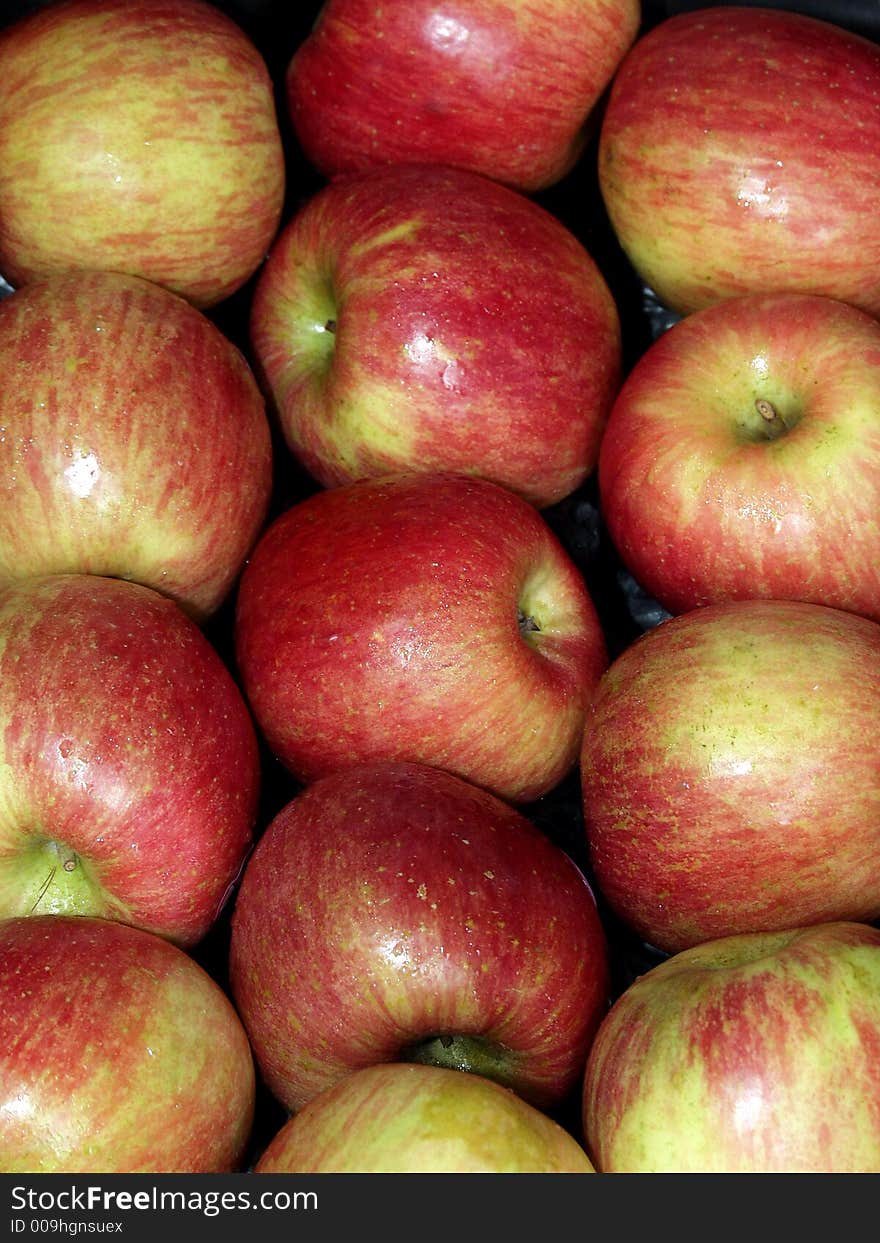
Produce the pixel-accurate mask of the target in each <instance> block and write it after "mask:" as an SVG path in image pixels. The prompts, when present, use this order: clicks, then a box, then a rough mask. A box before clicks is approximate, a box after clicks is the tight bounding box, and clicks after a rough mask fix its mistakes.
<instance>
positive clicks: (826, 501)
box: [599, 293, 880, 621]
mask: <svg viewBox="0 0 880 1243" xmlns="http://www.w3.org/2000/svg"><path fill="white" fill-rule="evenodd" d="M768 403H769V406H770V407H771V409H769V410H768V408H767V404H768ZM759 405H762V408H763V409H764V410H765V413H766V414H767V415H768V416H769V419H768V418H765V417H763V416H762V414H761V413H760V412H759V409H758V406H759ZM774 412H775V413H774ZM599 488H600V494H601V499H602V511H603V514H604V516H605V520H606V524H607V527H608V530H609V533H610V535H611V538H612V540H613V542H614V544H615V545H616V547H617V550H618V552H619V553H620V555H621V557H622V558H623V560H624V561H625V562H626V564H627V565H628V567H629V569H630V570H631V571H632V573H633V574H634V576H635V578H636V579H637V580H638V582H639V583H640V584H641V585H642V586H643V587H644V589H645V590H646V591H647V592H648V593H649V594H650V595H651V596H653V597H654V598H655V599H657V600H658V601H660V603H661V604H662V605H663V606H664V607H665V608H666V609H667V610H668V611H669V612H672V613H681V612H686V611H688V610H690V609H692V608H696V607H698V606H700V605H704V604H709V603H713V602H716V601H721V600H728V599H747V598H750V597H756V596H759V597H770V598H776V599H800V600H808V601H813V602H814V603H817V604H827V605H831V606H833V607H835V608H841V609H846V610H849V611H851V612H855V613H864V614H865V615H867V616H869V617H873V618H874V619H875V620H878V621H880V522H878V518H877V515H878V514H880V324H878V322H877V320H876V319H874V318H873V316H870V315H868V314H867V313H866V312H864V311H860V310H858V309H857V308H855V307H851V306H848V305H846V304H844V303H842V302H838V301H837V300H835V299H831V298H823V297H819V296H816V295H810V294H796V293H783V294H770V295H761V294H752V295H747V296H744V297H741V298H732V299H728V300H725V301H723V302H719V303H716V304H715V305H714V306H711V307H708V308H706V309H704V310H702V311H696V312H694V313H692V314H691V315H688V316H687V317H686V318H685V319H683V320H680V321H679V322H678V323H677V324H674V325H673V326H672V327H671V328H670V329H669V330H668V331H666V332H665V333H664V334H663V335H662V336H661V337H659V338H658V339H657V340H656V341H655V342H654V344H653V345H652V346H650V347H649V349H648V350H647V352H646V353H645V354H643V355H642V357H641V358H640V359H639V361H638V362H637V363H636V365H635V367H634V368H633V370H632V371H631V372H630V374H629V375H628V377H627V379H626V381H625V383H624V385H623V387H622V389H621V391H620V393H619V394H618V397H617V400H616V401H615V404H614V407H613V409H612V413H611V417H610V419H609V421H608V425H607V427H606V431H605V435H604V438H603V440H602V446H601V450H600V458H599Z"/></svg>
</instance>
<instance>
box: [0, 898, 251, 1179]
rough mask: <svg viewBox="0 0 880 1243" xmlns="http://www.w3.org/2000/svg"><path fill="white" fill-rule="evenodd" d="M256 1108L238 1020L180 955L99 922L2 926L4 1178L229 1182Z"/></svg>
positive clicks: (54, 920)
mask: <svg viewBox="0 0 880 1243" xmlns="http://www.w3.org/2000/svg"><path fill="white" fill-rule="evenodd" d="M254 1099H255V1086H254V1067H253V1061H252V1058H251V1053H250V1049H249V1047H248V1042H247V1037H246V1036H245V1033H244V1030H243V1028H242V1025H241V1022H240V1021H239V1019H238V1016H237V1015H236V1013H235V1010H234V1009H233V1007H232V1005H231V1004H230V1002H229V999H228V998H227V997H226V995H225V994H224V993H223V992H222V990H221V989H220V987H219V985H217V984H216V983H215V982H214V980H213V979H211V977H210V976H209V975H208V974H207V973H206V972H205V971H204V970H203V969H202V968H201V967H200V966H198V965H197V964H196V963H195V962H194V961H193V960H192V959H191V958H189V957H188V956H187V955H186V954H185V953H184V952H183V951H182V950H180V949H178V948H177V947H176V946H173V945H171V944H169V942H167V941H165V940H163V939H162V938H161V937H157V936H154V935H153V934H151V933H148V932H144V931H143V930H141V929H137V928H130V927H126V926H125V925H123V924H117V923H114V922H112V921H109V920H103V919H89V918H84V917H78V916H62V915H43V916H34V917H33V918H30V919H10V920H3V921H0V1167H2V1169H3V1171H4V1173H5V1174H11V1173H19V1174H71V1173H85V1174H100V1173H163V1174H164V1173H226V1172H231V1171H234V1170H236V1169H237V1168H238V1167H239V1163H240V1161H241V1159H242V1157H243V1154H244V1150H245V1146H246V1144H247V1142H248V1139H249V1137H250V1131H251V1125H252V1120H253V1114H254Z"/></svg>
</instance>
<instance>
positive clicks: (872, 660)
mask: <svg viewBox="0 0 880 1243" xmlns="http://www.w3.org/2000/svg"><path fill="white" fill-rule="evenodd" d="M581 782H582V792H583V812H584V823H585V827H586V836H587V844H588V847H589V857H590V862H591V866H592V874H593V876H594V878H595V880H596V883H597V885H598V887H599V889H600V890H601V892H602V894H603V895H604V897H605V899H606V900H607V902H608V904H609V906H610V907H611V908H612V909H613V910H614V911H615V912H616V914H617V915H618V916H619V917H620V918H621V919H622V920H623V921H624V922H625V923H626V924H627V925H628V926H629V927H631V928H632V929H634V930H635V931H636V932H637V933H638V934H639V936H641V937H642V938H643V939H644V940H645V941H647V942H649V943H650V944H651V945H654V946H656V947H658V948H659V949H661V950H665V951H667V952H670V951H675V950H680V949H684V948H687V947H688V946H691V945H694V944H697V943H698V942H700V941H708V940H711V939H713V938H716V937H720V936H728V935H732V934H735V933H740V932H755V931H765V930H766V931H773V930H778V929H784V928H792V927H796V926H799V925H802V924H814V923H823V922H828V921H833V920H840V919H847V920H859V921H866V922H870V921H872V920H874V919H877V918H878V917H880V873H878V869H877V859H878V855H880V624H878V623H877V622H875V621H871V620H870V619H869V618H866V617H860V616H858V615H857V614H855V613H847V612H843V611H842V610H839V609H832V608H828V607H826V606H824V605H818V604H808V603H802V602H800V601H792V600H738V601H731V602H728V603H722V604H710V605H706V606H704V607H703V608H699V609H694V610H692V611H691V612H689V613H683V614H680V615H679V616H677V617H672V618H668V619H667V620H665V621H663V622H661V623H660V624H659V625H658V626H656V627H655V628H654V629H652V630H649V631H647V632H646V633H645V634H644V635H642V636H641V637H640V638H638V639H637V640H636V641H635V642H634V643H633V644H631V645H630V646H629V647H628V648H626V649H625V650H624V651H623V652H622V653H621V654H620V655H619V656H618V657H617V658H616V660H615V661H614V662H613V664H612V665H611V666H610V668H609V669H608V670H607V672H606V674H605V675H604V677H603V678H602V680H601V682H600V684H599V688H598V690H597V692H596V694H595V696H594V697H593V701H592V703H591V705H590V708H589V712H588V716H587V724H586V728H585V731H584V737H583V745H582V751H581Z"/></svg>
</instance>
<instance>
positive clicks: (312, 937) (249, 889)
mask: <svg viewBox="0 0 880 1243" xmlns="http://www.w3.org/2000/svg"><path fill="white" fill-rule="evenodd" d="M229 979H230V985H231V989H232V995H233V997H234V999H235V1003H236V1007H237V1009H238V1012H239V1014H240V1015H241V1018H242V1021H243V1022H244V1025H245V1027H246V1029H247V1032H248V1036H249V1037H250V1040H251V1045H252V1048H253V1050H254V1054H255V1057H256V1060H257V1063H258V1065H259V1067H260V1070H261V1073H262V1076H263V1079H264V1081H265V1082H266V1084H267V1086H268V1087H269V1089H270V1091H271V1092H272V1093H273V1094H274V1096H275V1097H277V1099H278V1100H279V1101H281V1102H282V1104H284V1105H285V1106H286V1107H287V1108H288V1109H292V1110H297V1109H300V1108H301V1107H302V1106H303V1105H304V1104H305V1103H306V1102H307V1101H309V1100H311V1099H312V1098H313V1097H315V1096H317V1095H318V1093H319V1092H322V1091H323V1090H324V1089H325V1088H328V1087H331V1086H332V1085H333V1084H334V1083H337V1082H339V1081H340V1080H342V1079H344V1078H346V1077H347V1076H348V1075H350V1074H351V1073H352V1072H354V1071H357V1070H359V1069H362V1068H363V1067H365V1066H370V1065H373V1064H376V1063H384V1062H414V1063H419V1064H428V1065H432V1066H443V1067H446V1068H447V1069H449V1070H454V1071H455V1072H456V1073H468V1072H470V1073H474V1074H478V1075H482V1076H485V1077H486V1078H490V1079H493V1080H496V1081H498V1082H500V1083H502V1084H504V1085H505V1086H507V1087H510V1088H512V1089H513V1090H515V1091H516V1092H517V1093H518V1094H519V1095H520V1096H522V1097H523V1099H525V1100H528V1101H529V1102H530V1103H531V1104H533V1105H535V1107H536V1108H545V1107H550V1106H552V1105H555V1104H558V1103H560V1102H561V1101H562V1100H564V1098H565V1097H566V1096H567V1094H569V1093H570V1092H571V1091H572V1090H573V1088H574V1087H575V1086H576V1085H577V1084H578V1083H579V1082H580V1078H581V1075H582V1073H583V1068H584V1063H585V1060H586V1055H587V1050H588V1048H589V1045H590V1040H591V1038H592V1036H593V1033H594V1032H595V1030H596V1027H597V1026H598V1023H599V1021H600V1019H601V1018H602V1015H603V1014H604V1012H605V1009H606V1006H607V1000H608V990H609V969H608V951H607V944H606V939H605V933H604V929H603V926H602V923H601V921H600V918H599V915H598V911H597V907H596V902H595V899H594V896H593V893H592V890H591V889H590V887H589V885H588V884H587V881H586V879H585V878H584V876H583V874H582V872H581V871H580V870H579V869H578V868H577V867H576V865H575V864H574V862H573V861H572V859H571V858H570V857H569V855H568V854H566V853H565V852H564V851H563V850H562V849H560V847H558V846H556V845H555V844H554V843H553V842H551V840H550V839H549V838H548V837H547V836H545V835H544V834H543V833H542V832H541V831H540V830H539V829H538V828H536V827H535V825H533V824H532V823H531V822H530V821H529V820H528V819H527V818H526V817H525V816H524V815H523V814H522V813H521V812H519V811H517V810H516V809H515V808H512V807H510V806H509V805H507V804H505V803H503V802H502V801H501V800H500V799H498V798H496V797H495V796H494V795H491V794H489V793H488V792H486V791H485V790H480V789H478V788H476V787H475V786H472V785H470V784H469V783H468V782H465V781H463V780H462V779H461V778H459V777H455V776H453V775H452V774H451V773H447V772H443V771H442V770H440V769H434V768H429V767H427V766H425V765H421V764H407V763H376V764H365V765H358V766H356V767H354V768H349V769H346V770H343V771H340V772H337V773H334V774H333V775H331V776H328V777H323V778H320V779H318V780H317V781H314V782H313V783H312V784H311V785H309V786H308V787H306V789H305V790H304V791H303V792H302V793H300V794H299V795H297V796H296V797H295V798H294V799H293V800H292V801H291V802H290V803H288V804H287V805H286V806H285V807H284V808H282V810H281V811H280V812H279V813H278V814H277V815H276V817H275V818H274V819H273V820H272V822H271V823H270V824H269V826H268V827H267V829H266V830H265V832H264V833H263V835H262V836H261V838H260V840H259V842H258V843H257V845H256V847H255V849H254V852H253V854H252V855H251V856H250V859H249V860H248V864H247V867H246V869H245V872H244V876H243V877H242V881H241V885H240V888H239V891H238V895H237V898H236V902H235V908H234V910H233V915H232V933H231V941H230V955H229Z"/></svg>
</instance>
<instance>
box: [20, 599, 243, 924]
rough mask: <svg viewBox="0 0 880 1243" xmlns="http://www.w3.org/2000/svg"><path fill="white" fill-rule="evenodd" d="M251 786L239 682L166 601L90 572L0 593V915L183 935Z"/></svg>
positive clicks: (231, 877)
mask: <svg viewBox="0 0 880 1243" xmlns="http://www.w3.org/2000/svg"><path fill="white" fill-rule="evenodd" d="M259 788H260V763H259V753H258V748H257V739H256V733H255V730H254V727H253V724H252V722H251V718H250V714H249V713H248V710H247V707H246V705H245V702H244V699H243V698H242V695H241V692H240V691H239V689H238V687H237V686H236V684H235V682H234V681H233V678H232V676H231V674H230V673H229V671H228V670H227V668H226V666H225V665H224V664H223V663H222V661H221V659H220V657H219V656H218V655H217V653H216V651H215V650H214V648H213V647H212V646H211V644H210V643H209V642H208V640H207V639H206V638H205V636H204V635H203V634H202V632H201V631H200V630H199V629H198V627H197V626H196V624H195V623H194V622H193V621H191V620H190V619H189V618H187V617H186V616H185V614H184V613H183V612H182V611H181V610H180V609H179V608H178V606H177V605H175V604H174V603H173V602H172V601H170V600H167V599H165V598H163V597H162V596H160V595H158V593H156V592H154V591H151V590H150V589H149V588H146V587H141V586H139V585H138V584H136V583H125V582H120V581H116V580H114V579H108V578H97V577H91V576H89V575H62V576H56V577H48V578H43V579H29V580H27V581H25V582H22V583H17V584H14V585H12V586H10V587H7V588H5V589H4V590H2V591H0V917H4V918H5V917H8V916H18V915H28V914H31V913H37V914H57V913H71V914H81V915H98V916H104V917H107V918H114V919H119V920H122V921H124V922H126V923H131V924H136V925H139V926H142V927H145V928H148V929H149V930H151V931H153V932H156V933H159V934H161V935H162V936H165V937H168V938H170V939H171V940H173V941H176V942H178V943H179V944H181V945H191V944H194V943H196V942H197V941H199V940H201V938H202V937H203V936H204V935H205V934H206V933H207V931H208V930H209V928H210V927H211V926H212V924H213V923H214V921H215V919H216V918H217V916H218V914H219V912H220V909H221V907H222V905H223V903H224V901H225V899H226V897H227V895H228V893H229V891H230V889H231V887H232V885H233V883H234V882H235V881H236V879H237V878H238V875H239V873H240V871H241V869H242V867H243V866H244V861H245V858H246V856H247V853H248V851H249V849H250V846H251V833H252V829H253V826H254V823H255V819H256V814H257V800H258V795H259Z"/></svg>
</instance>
